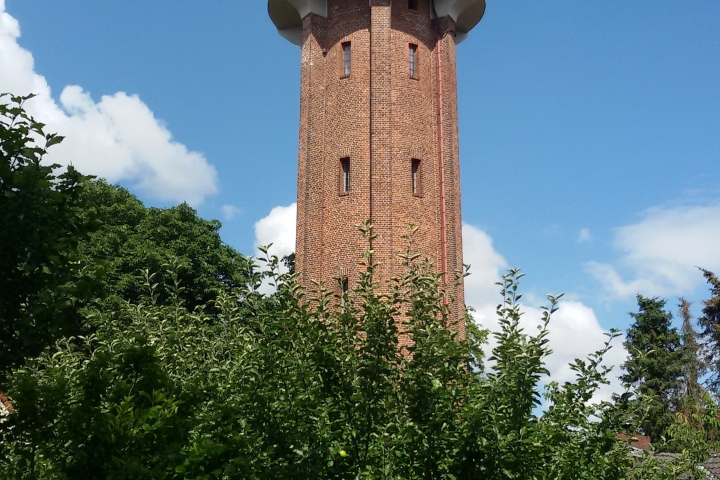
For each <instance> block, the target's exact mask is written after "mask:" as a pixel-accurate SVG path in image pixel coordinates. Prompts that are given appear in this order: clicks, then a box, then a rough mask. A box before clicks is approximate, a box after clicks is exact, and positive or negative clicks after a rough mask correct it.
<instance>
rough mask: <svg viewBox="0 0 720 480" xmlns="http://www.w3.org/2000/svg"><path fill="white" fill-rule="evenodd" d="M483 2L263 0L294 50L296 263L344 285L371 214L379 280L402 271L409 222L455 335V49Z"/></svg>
mask: <svg viewBox="0 0 720 480" xmlns="http://www.w3.org/2000/svg"><path fill="white" fill-rule="evenodd" d="M484 11H485V1H484V0H434V1H433V0H269V1H268V12H269V14H270V18H271V19H272V21H273V22H274V24H275V26H276V27H277V29H278V32H279V33H280V35H282V36H283V37H285V38H286V39H287V40H289V41H290V42H292V43H294V44H296V45H299V46H300V47H301V62H302V68H301V74H300V76H301V78H300V142H299V157H298V193H297V208H298V210H297V243H296V250H295V253H296V270H297V272H298V274H299V279H300V282H301V284H305V285H310V283H311V282H312V281H313V280H317V281H323V282H324V283H325V285H326V287H328V288H337V289H338V290H339V289H343V288H350V289H352V288H353V283H354V281H356V279H357V273H358V262H359V260H360V259H361V258H362V255H363V253H364V252H365V251H366V250H367V249H368V245H367V243H366V242H365V241H364V240H363V238H362V236H361V234H360V232H359V231H358V227H357V225H359V224H361V223H362V222H363V221H365V220H368V219H369V220H370V221H371V222H372V224H373V225H374V230H373V232H374V233H375V234H376V235H377V238H376V239H375V241H374V242H373V245H372V249H373V250H374V254H373V257H372V261H373V263H375V264H377V265H378V267H377V269H376V272H378V273H379V275H380V279H382V280H387V279H389V278H391V277H393V276H395V275H397V274H400V273H402V271H403V270H402V260H401V259H400V258H399V254H401V253H402V252H403V251H404V249H405V247H406V241H405V240H404V239H403V236H404V235H406V234H407V231H408V229H407V227H408V224H414V225H419V227H420V228H419V230H418V232H417V234H416V237H415V238H416V250H417V252H418V253H420V254H422V255H424V256H427V257H429V258H430V259H431V260H432V262H433V263H434V265H435V266H436V268H437V270H438V272H439V273H443V272H446V275H444V276H443V281H445V282H446V284H447V289H448V291H449V293H450V294H451V295H452V296H453V297H454V298H455V302H456V303H455V304H454V305H456V306H453V317H454V320H455V321H458V322H457V323H458V328H459V330H460V332H459V333H460V335H461V336H464V324H463V322H460V321H459V320H460V317H461V315H462V313H463V308H462V307H463V306H464V295H463V288H462V285H460V286H459V287H456V286H455V285H454V282H453V278H454V272H457V271H461V270H462V267H463V260H462V222H461V217H460V169H459V151H458V150H459V149H458V114H457V85H456V64H455V46H456V44H457V43H459V42H460V41H462V40H463V39H464V38H465V37H466V36H467V34H468V32H469V31H470V30H471V29H472V28H473V27H474V26H475V25H476V24H477V23H478V22H479V21H480V19H481V18H482V16H483V13H484Z"/></svg>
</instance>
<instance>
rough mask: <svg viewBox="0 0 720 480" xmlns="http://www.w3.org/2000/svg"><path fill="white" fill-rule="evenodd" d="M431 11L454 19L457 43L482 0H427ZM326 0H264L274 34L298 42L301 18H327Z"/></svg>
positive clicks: (479, 11) (481, 12) (472, 23)
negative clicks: (430, 2) (310, 16)
mask: <svg viewBox="0 0 720 480" xmlns="http://www.w3.org/2000/svg"><path fill="white" fill-rule="evenodd" d="M431 1H432V2H433V7H434V8H433V9H432V10H434V14H436V15H437V16H438V17H441V18H442V17H446V16H447V17H450V18H452V19H453V20H454V21H455V41H456V43H460V42H461V41H463V40H464V39H465V37H466V36H467V34H468V32H470V30H472V29H473V27H475V25H477V24H478V22H479V21H480V19H481V18H482V17H483V15H484V14H485V0H431ZM327 4H328V0H268V14H269V15H270V19H271V20H272V21H273V23H274V24H275V27H276V28H277V30H278V33H279V34H280V35H282V36H283V37H284V38H286V39H287V40H288V41H290V42H291V43H294V44H295V45H300V44H301V43H302V19H303V18H305V17H306V16H307V15H310V14H311V13H314V14H315V15H320V16H321V17H327Z"/></svg>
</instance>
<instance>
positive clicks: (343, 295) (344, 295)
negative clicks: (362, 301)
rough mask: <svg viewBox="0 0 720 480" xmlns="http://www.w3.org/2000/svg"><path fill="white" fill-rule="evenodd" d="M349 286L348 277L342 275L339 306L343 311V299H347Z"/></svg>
mask: <svg viewBox="0 0 720 480" xmlns="http://www.w3.org/2000/svg"><path fill="white" fill-rule="evenodd" d="M349 286H350V285H349V284H348V277H342V278H341V279H340V306H341V307H342V309H343V311H345V300H346V299H347V295H348V290H349Z"/></svg>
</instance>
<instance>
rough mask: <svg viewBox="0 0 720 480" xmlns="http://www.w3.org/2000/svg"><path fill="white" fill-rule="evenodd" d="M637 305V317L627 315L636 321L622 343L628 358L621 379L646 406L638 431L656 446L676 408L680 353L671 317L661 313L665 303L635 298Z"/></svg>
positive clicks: (681, 354) (679, 383)
mask: <svg viewBox="0 0 720 480" xmlns="http://www.w3.org/2000/svg"><path fill="white" fill-rule="evenodd" d="M637 302H638V313H630V316H631V317H633V319H634V320H635V321H634V323H633V324H632V325H631V326H630V328H629V329H628V331H627V336H626V339H625V342H624V345H625V348H626V349H627V351H628V353H629V354H630V356H629V357H628V359H627V361H626V362H625V363H624V364H623V370H625V372H626V373H625V374H624V375H622V376H621V377H620V379H621V380H622V381H623V382H625V383H626V384H628V385H630V386H632V387H634V388H635V389H636V390H637V392H638V393H639V395H640V396H641V401H642V402H644V405H646V406H647V408H648V410H647V415H646V416H645V418H643V419H642V420H641V421H640V422H639V427H640V430H641V433H643V434H645V435H649V436H650V437H651V438H652V439H653V441H656V442H657V441H659V440H660V439H661V438H662V437H664V436H665V434H666V432H667V429H668V427H669V426H670V424H671V423H672V421H673V413H674V412H675V411H676V410H677V408H678V404H679V394H680V392H681V388H682V373H683V372H682V356H683V350H682V348H681V342H680V334H679V333H678V331H677V329H676V328H675V327H673V326H672V314H671V313H670V312H667V311H665V310H664V308H665V303H666V300H661V299H658V298H657V297H656V298H646V297H643V296H642V295H638V296H637Z"/></svg>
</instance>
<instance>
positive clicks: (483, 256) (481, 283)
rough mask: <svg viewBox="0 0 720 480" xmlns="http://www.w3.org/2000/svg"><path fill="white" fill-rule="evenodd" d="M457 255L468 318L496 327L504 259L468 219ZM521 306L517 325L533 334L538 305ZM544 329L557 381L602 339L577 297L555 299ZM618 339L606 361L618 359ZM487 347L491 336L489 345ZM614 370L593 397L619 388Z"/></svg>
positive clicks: (590, 312)
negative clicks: (466, 268) (463, 270)
mask: <svg viewBox="0 0 720 480" xmlns="http://www.w3.org/2000/svg"><path fill="white" fill-rule="evenodd" d="M463 257H464V260H465V263H469V264H471V269H470V272H471V275H470V276H469V277H467V278H466V281H465V298H466V302H467V303H468V305H470V306H472V307H473V308H474V309H475V313H474V317H475V320H476V321H477V322H478V324H480V325H481V326H482V327H483V328H487V329H490V330H491V331H498V330H499V324H498V321H497V315H496V312H495V309H496V307H497V305H498V304H499V303H500V302H501V300H502V299H501V297H500V295H499V291H500V287H499V286H497V285H495V282H498V281H500V280H501V275H502V271H503V270H505V269H506V268H507V267H508V264H507V261H506V260H505V258H504V257H503V256H502V255H501V254H500V253H498V252H497V251H496V250H495V249H494V247H493V245H492V239H491V238H490V236H489V235H488V234H487V233H485V232H484V231H482V230H480V229H479V228H477V227H474V226H472V225H468V224H465V225H463ZM521 289H522V286H521ZM525 298H529V297H525ZM521 309H522V311H523V316H522V320H521V326H522V327H523V328H524V329H525V331H526V332H527V333H529V334H532V335H534V334H536V333H537V327H538V326H539V325H540V322H541V319H542V310H540V309H539V308H535V307H529V306H527V305H522V306H521ZM549 332H550V334H549V338H550V348H551V349H552V350H553V354H552V355H551V356H550V357H549V358H548V359H547V367H548V370H549V371H550V378H551V379H552V380H556V381H558V382H565V381H572V380H574V379H575V372H573V371H572V370H570V367H569V364H570V362H572V361H574V360H575V359H576V358H586V357H587V355H588V354H590V353H592V352H594V351H597V350H599V349H600V348H602V346H603V344H604V342H605V340H606V338H607V337H606V336H605V333H606V331H605V330H604V329H603V328H602V327H601V326H600V323H599V322H598V320H597V317H596V316H595V313H594V312H593V310H592V309H591V308H589V307H587V306H585V305H583V304H582V303H580V302H578V301H562V302H560V309H559V310H558V311H557V312H556V313H555V314H554V315H553V317H552V319H551V321H550V325H549ZM619 340H620V339H616V340H615V343H614V345H615V346H614V348H612V349H611V350H610V352H608V355H607V357H606V358H605V364H606V365H614V366H616V367H619V366H620V365H621V364H622V363H623V362H624V360H625V350H624V348H623V347H622V344H621V341H619ZM493 346H494V342H493V341H492V338H491V343H490V345H489V348H492V347H493ZM617 372H618V369H617V368H616V369H615V371H614V372H612V373H611V374H610V377H609V380H610V381H611V384H610V385H609V386H603V387H601V389H600V391H599V392H598V395H597V396H596V399H603V400H609V399H610V395H611V393H612V392H617V391H620V384H619V382H618V380H617V378H616V377H617V375H618V373H617Z"/></svg>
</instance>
